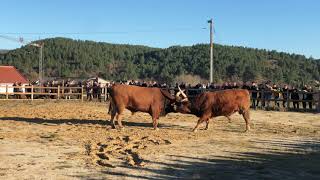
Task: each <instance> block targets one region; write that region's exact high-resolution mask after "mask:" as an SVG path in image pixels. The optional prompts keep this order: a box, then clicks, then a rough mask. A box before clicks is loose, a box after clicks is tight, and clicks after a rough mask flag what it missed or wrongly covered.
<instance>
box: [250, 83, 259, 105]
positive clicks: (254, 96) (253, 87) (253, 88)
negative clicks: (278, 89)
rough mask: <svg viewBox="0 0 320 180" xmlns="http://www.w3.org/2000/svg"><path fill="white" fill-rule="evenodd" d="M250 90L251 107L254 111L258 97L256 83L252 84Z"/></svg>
mask: <svg viewBox="0 0 320 180" xmlns="http://www.w3.org/2000/svg"><path fill="white" fill-rule="evenodd" d="M250 90H251V99H252V107H253V108H254V109H256V108H257V107H256V106H257V105H258V104H257V97H258V92H257V91H259V88H258V85H257V83H256V82H252V85H251V87H250Z"/></svg>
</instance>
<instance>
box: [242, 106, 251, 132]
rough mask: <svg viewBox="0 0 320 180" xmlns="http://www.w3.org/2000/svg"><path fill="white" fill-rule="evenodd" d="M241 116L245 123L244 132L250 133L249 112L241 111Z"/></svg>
mask: <svg viewBox="0 0 320 180" xmlns="http://www.w3.org/2000/svg"><path fill="white" fill-rule="evenodd" d="M242 116H243V118H244V120H245V122H246V131H245V132H248V131H250V113H249V111H248V110H246V111H243V112H242Z"/></svg>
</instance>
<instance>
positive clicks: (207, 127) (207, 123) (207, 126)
mask: <svg viewBox="0 0 320 180" xmlns="http://www.w3.org/2000/svg"><path fill="white" fill-rule="evenodd" d="M208 129H209V119H207V120H206V128H205V129H204V130H208Z"/></svg>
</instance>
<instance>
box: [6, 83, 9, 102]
mask: <svg viewBox="0 0 320 180" xmlns="http://www.w3.org/2000/svg"><path fill="white" fill-rule="evenodd" d="M8 93H9V92H8V84H7V85H6V99H9V94H8Z"/></svg>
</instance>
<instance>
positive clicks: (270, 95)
mask: <svg viewBox="0 0 320 180" xmlns="http://www.w3.org/2000/svg"><path fill="white" fill-rule="evenodd" d="M1 88H2V89H4V88H5V92H1V91H0V96H1V95H3V96H4V98H0V100H21V99H23V100H32V101H33V100H36V99H42V98H46V97H50V98H52V99H63V98H65V99H79V100H81V101H84V98H85V97H87V92H86V88H85V87H83V86H82V87H66V86H57V87H43V86H8V85H7V86H0V89H1ZM9 89H11V90H13V91H12V92H9ZM22 89H24V92H22V91H21V90H22ZM169 90H170V91H171V92H172V94H174V92H176V91H178V90H177V89H175V88H169ZM206 91H218V90H215V89H187V90H186V94H187V95H188V97H190V98H193V97H195V96H196V95H197V94H199V93H201V92H206ZM249 91H250V95H251V100H252V101H255V102H256V103H257V102H258V103H260V106H258V105H257V107H260V108H261V107H262V106H263V105H265V104H266V105H267V106H269V105H270V102H274V106H278V107H279V106H280V103H281V102H282V106H283V107H284V108H285V109H287V110H288V109H292V108H291V106H290V104H291V103H292V105H295V104H294V103H298V105H299V104H300V103H302V104H303V106H306V105H307V104H306V103H311V104H312V109H313V110H316V111H317V112H320V91H317V92H305V91H298V92H297V93H298V96H299V99H292V97H291V96H292V92H289V91H287V92H281V91H265V90H261V91H253V90H249ZM252 93H255V96H252V95H253V94H252ZM274 93H279V95H280V96H279V97H275V96H274ZM308 94H309V95H310V94H311V95H312V99H306V98H302V97H304V96H306V95H308ZM99 97H101V98H103V99H104V100H105V101H107V99H108V97H109V94H108V92H107V88H106V87H105V88H102V91H101V94H100V96H99ZM277 103H279V104H277Z"/></svg>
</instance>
